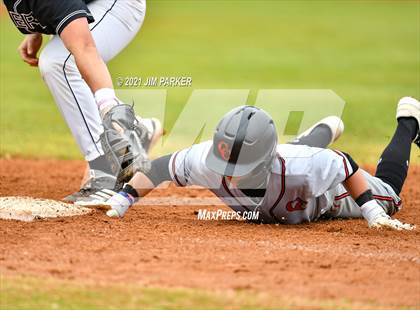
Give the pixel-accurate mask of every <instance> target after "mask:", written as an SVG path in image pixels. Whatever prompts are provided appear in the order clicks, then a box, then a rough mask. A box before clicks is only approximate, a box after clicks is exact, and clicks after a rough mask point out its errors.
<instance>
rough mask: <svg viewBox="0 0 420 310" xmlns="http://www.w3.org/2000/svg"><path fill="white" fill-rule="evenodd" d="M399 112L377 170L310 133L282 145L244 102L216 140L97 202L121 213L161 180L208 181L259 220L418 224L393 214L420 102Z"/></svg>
mask: <svg viewBox="0 0 420 310" xmlns="http://www.w3.org/2000/svg"><path fill="white" fill-rule="evenodd" d="M396 118H397V128H396V131H395V133H394V136H393V138H392V139H391V142H390V143H389V145H388V146H387V147H386V148H385V150H384V151H383V153H382V155H381V158H380V160H379V164H378V166H377V170H376V174H375V176H372V175H370V174H369V173H367V172H366V171H364V170H363V169H361V168H359V167H358V165H357V163H356V162H355V160H354V159H353V158H352V157H351V156H350V155H349V154H346V153H344V152H340V151H334V150H331V149H324V148H319V147H313V146H310V143H305V141H303V140H305V138H307V137H305V136H304V137H303V138H302V139H301V140H302V141H297V142H296V141H295V142H296V143H292V144H277V134H276V129H275V125H274V122H273V120H272V119H271V117H270V116H269V115H268V114H267V113H266V112H265V111H263V110H261V109H259V108H256V107H252V106H241V107H238V108H235V109H233V110H232V111H230V112H228V113H227V114H226V115H225V116H224V117H223V119H222V120H221V121H220V122H219V124H218V125H217V128H216V131H215V134H214V137H213V141H207V142H203V143H200V144H195V145H192V146H191V147H189V148H186V149H183V150H180V151H178V152H175V153H173V154H170V155H167V156H163V157H160V158H158V159H155V160H153V161H152V163H151V169H150V170H149V171H148V172H147V173H141V172H139V173H137V174H135V176H134V177H133V179H132V180H131V181H130V182H129V183H128V184H126V185H125V186H124V188H123V189H122V191H120V192H119V193H118V194H115V195H114V196H113V197H111V198H110V199H108V200H107V201H103V202H102V203H100V202H99V199H100V198H101V197H97V198H98V202H97V204H98V205H105V206H108V207H110V210H108V211H107V215H108V216H111V217H122V216H124V214H125V213H126V211H127V210H128V209H129V207H130V206H132V205H133V204H134V203H135V202H136V200H138V199H141V197H144V196H145V195H147V193H148V192H150V191H151V190H152V189H153V188H154V187H156V186H157V185H159V184H160V183H161V182H163V181H173V182H174V183H175V184H176V185H178V186H188V185H198V186H202V187H205V188H208V189H210V190H211V191H212V192H213V193H215V194H216V195H217V196H218V197H220V198H221V199H222V200H223V201H224V202H225V203H226V204H227V205H228V206H229V207H230V208H232V209H233V210H234V211H237V212H239V213H241V212H245V211H259V218H258V222H260V223H282V224H299V223H304V222H311V221H316V220H319V219H322V218H360V217H363V218H365V219H366V221H367V223H368V225H369V227H376V228H381V227H387V228H391V229H396V230H412V229H414V228H415V226H413V225H410V224H405V223H402V222H400V221H399V220H397V219H392V218H391V216H392V215H393V214H395V213H396V212H397V211H398V210H399V209H400V208H401V206H402V202H401V199H400V197H399V196H398V195H399V194H400V192H401V189H402V187H403V184H404V181H405V179H406V176H407V172H408V163H409V159H410V152H411V145H412V143H415V144H417V146H420V134H419V122H420V103H419V101H417V100H416V99H414V98H411V97H404V98H402V99H401V100H400V101H399V103H398V107H397V112H396ZM321 125H322V124H321ZM315 129H316V127H315ZM310 134H311V133H310ZM308 141H311V139H309V140H308ZM302 144H309V145H302ZM325 146H326V145H325Z"/></svg>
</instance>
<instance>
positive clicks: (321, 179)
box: [308, 149, 357, 197]
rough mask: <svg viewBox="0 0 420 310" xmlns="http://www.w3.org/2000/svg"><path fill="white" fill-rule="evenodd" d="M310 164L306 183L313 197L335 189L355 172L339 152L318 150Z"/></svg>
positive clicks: (345, 157) (344, 156)
mask: <svg viewBox="0 0 420 310" xmlns="http://www.w3.org/2000/svg"><path fill="white" fill-rule="evenodd" d="M311 162H312V164H311V168H310V171H309V175H308V177H309V179H308V183H309V189H310V192H311V194H312V195H313V196H315V197H318V196H320V195H322V194H324V193H325V192H326V191H328V190H330V189H332V188H334V187H336V186H337V185H338V184H340V183H342V182H344V181H345V180H347V179H348V178H349V177H350V176H351V175H353V173H354V172H355V170H354V168H353V167H354V166H352V164H351V163H350V161H349V159H348V158H347V156H346V155H345V154H343V153H342V152H339V151H333V150H330V149H323V150H320V151H319V152H316V153H314V154H313V155H312V160H311ZM356 169H357V168H356Z"/></svg>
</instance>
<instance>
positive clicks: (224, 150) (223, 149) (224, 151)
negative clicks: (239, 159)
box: [217, 141, 230, 160]
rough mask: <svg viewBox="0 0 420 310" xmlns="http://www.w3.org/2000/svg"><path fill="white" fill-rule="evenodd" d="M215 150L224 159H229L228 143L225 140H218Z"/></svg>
mask: <svg viewBox="0 0 420 310" xmlns="http://www.w3.org/2000/svg"><path fill="white" fill-rule="evenodd" d="M217 150H218V151H219V154H220V156H221V157H222V158H223V159H224V160H229V157H230V149H229V145H228V144H227V143H226V142H225V141H220V142H219V144H218V145H217Z"/></svg>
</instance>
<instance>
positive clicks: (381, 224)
mask: <svg viewBox="0 0 420 310" xmlns="http://www.w3.org/2000/svg"><path fill="white" fill-rule="evenodd" d="M369 227H372V228H379V229H380V228H391V229H395V230H414V229H416V226H415V225H411V224H408V223H402V222H400V221H399V220H397V219H392V218H390V217H389V216H386V217H378V218H377V219H375V220H374V221H373V222H371V223H369Z"/></svg>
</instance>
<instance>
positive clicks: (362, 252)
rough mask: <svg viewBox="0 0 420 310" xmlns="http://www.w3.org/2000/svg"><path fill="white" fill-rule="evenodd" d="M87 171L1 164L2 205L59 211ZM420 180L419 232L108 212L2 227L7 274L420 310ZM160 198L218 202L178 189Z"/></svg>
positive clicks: (413, 212) (50, 164)
mask: <svg viewBox="0 0 420 310" xmlns="http://www.w3.org/2000/svg"><path fill="white" fill-rule="evenodd" d="M83 170H84V164H83V162H80V161H56V160H23V159H10V160H7V159H2V160H0V196H31V197H37V198H51V199H60V198H62V197H64V196H65V195H66V194H68V193H71V192H72V191H74V190H77V189H78V187H79V185H80V179H81V177H82V174H83ZM419 180H420V167H419V166H417V167H411V169H410V174H409V177H408V180H407V183H406V185H405V188H404V191H403V193H402V197H403V199H404V205H403V210H402V211H401V212H399V213H398V214H397V215H396V217H397V218H398V219H400V220H402V221H406V222H409V223H413V224H416V225H417V227H418V228H417V229H416V230H415V231H410V232H399V231H388V230H382V231H377V230H372V229H368V227H367V224H366V222H365V221H364V220H333V221H322V222H318V223H311V224H304V225H296V226H283V225H280V226H278V225H256V224H250V223H246V222H242V221H236V220H225V221H223V220H218V221H202V220H198V219H197V214H196V213H197V210H198V209H201V208H204V207H203V206H191V205H185V206H181V205H176V206H174V205H167V206H137V207H134V208H133V209H131V210H130V211H129V212H128V213H127V215H126V216H125V218H124V219H122V220H115V219H110V218H108V217H106V216H105V214H104V213H103V211H99V210H98V211H95V212H93V213H91V214H89V215H84V216H76V217H69V218H58V219H49V220H37V221H34V222H29V223H24V222H18V221H5V220H2V221H0V272H1V273H3V274H5V275H17V274H25V275H36V276H53V277H57V278H60V279H75V280H79V281H97V282H101V283H115V282H121V283H139V284H142V285H151V286H163V287H193V288H204V289H214V290H226V289H233V290H238V289H240V290H250V291H257V292H267V293H269V294H272V295H273V296H276V295H279V296H294V297H299V296H301V297H305V298H328V299H330V298H337V299H350V300H356V301H364V302H368V301H375V303H379V304H383V305H384V306H385V305H386V306H394V305H401V304H404V305H411V306H413V307H420V268H419V267H420V253H419V250H420V248H419V234H420V211H419V210H420V209H419V208H420V186H419ZM151 195H154V196H156V197H158V196H159V197H177V198H178V199H177V201H180V199H183V197H185V199H188V197H214V196H213V195H212V194H211V193H210V192H209V191H207V190H201V189H185V188H175V187H173V186H170V187H169V188H167V189H159V190H155V191H154V192H152V193H151ZM185 201H187V200H185ZM206 208H207V209H209V210H216V209H218V208H220V207H215V206H208V207H206ZM226 210H228V209H226Z"/></svg>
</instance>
